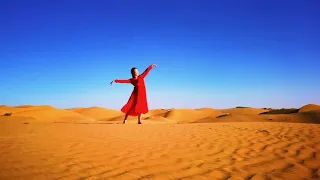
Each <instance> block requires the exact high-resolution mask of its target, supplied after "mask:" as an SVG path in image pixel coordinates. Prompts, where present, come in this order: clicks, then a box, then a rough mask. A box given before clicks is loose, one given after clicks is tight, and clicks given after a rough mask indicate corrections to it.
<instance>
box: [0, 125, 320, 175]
mask: <svg viewBox="0 0 320 180" xmlns="http://www.w3.org/2000/svg"><path fill="white" fill-rule="evenodd" d="M8 128H11V129H10V131H8ZM319 168H320V125H316V124H303V123H276V122H270V123H269V122H265V123H261V122H239V123H236V122H235V123H210V124H207V123H205V124H142V125H137V124H128V125H120V124H69V123H42V124H41V123H38V124H37V123H30V124H23V123H17V124H9V125H6V126H5V125H4V124H0V179H1V180H6V179H24V180H25V179H36V180H39V179H49V180H50V179H56V180H62V179H68V180H69V179H112V180H113V179H115V180H116V179H125V180H127V179H129V180H130V179H133V180H140V179H141V180H142V179H161V180H164V179H196V180H202V179H213V180H215V179H217V180H219V179H229V180H233V179H252V180H268V179H290V180H295V179H318V178H319V177H320V169H319Z"/></svg>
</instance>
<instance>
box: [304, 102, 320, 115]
mask: <svg viewBox="0 0 320 180" xmlns="http://www.w3.org/2000/svg"><path fill="white" fill-rule="evenodd" d="M311 111H320V106H319V105H316V104H308V105H305V106H303V107H301V108H300V109H299V113H303V112H311Z"/></svg>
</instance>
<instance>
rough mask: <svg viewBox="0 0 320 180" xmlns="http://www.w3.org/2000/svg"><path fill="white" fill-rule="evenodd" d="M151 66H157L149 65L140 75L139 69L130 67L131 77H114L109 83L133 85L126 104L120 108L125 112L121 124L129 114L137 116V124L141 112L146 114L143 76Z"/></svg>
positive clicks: (146, 103)
mask: <svg viewBox="0 0 320 180" xmlns="http://www.w3.org/2000/svg"><path fill="white" fill-rule="evenodd" d="M153 67H157V65H156V64H152V65H150V66H149V67H148V68H147V69H146V70H145V71H144V72H143V73H142V74H141V75H139V71H138V69H137V68H132V69H131V75H132V78H130V79H127V80H118V79H116V80H113V81H112V82H111V83H110V84H111V85H113V84H114V83H123V84H132V85H133V86H134V89H133V91H132V93H131V96H130V98H129V100H128V102H127V104H125V105H124V106H123V108H122V109H121V111H122V112H123V113H125V114H126V115H125V118H124V120H123V124H124V123H125V122H126V120H127V118H128V116H129V115H130V116H138V124H141V114H146V113H147V112H148V111H149V109H148V101H147V93H146V86H145V83H144V78H145V77H146V76H147V75H148V73H149V72H150V71H151V69H152V68H153Z"/></svg>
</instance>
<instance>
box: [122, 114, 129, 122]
mask: <svg viewBox="0 0 320 180" xmlns="http://www.w3.org/2000/svg"><path fill="white" fill-rule="evenodd" d="M127 118H128V114H126V115H125V116H124V120H123V123H122V124H125V123H126V120H127Z"/></svg>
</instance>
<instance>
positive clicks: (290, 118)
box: [0, 104, 320, 124]
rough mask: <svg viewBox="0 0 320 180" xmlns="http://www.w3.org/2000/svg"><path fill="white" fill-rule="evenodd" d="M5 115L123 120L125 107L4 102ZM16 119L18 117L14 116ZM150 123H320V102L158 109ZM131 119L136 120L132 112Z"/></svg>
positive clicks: (151, 114)
mask: <svg viewBox="0 0 320 180" xmlns="http://www.w3.org/2000/svg"><path fill="white" fill-rule="evenodd" d="M0 114H1V115H4V114H6V115H9V114H10V116H12V117H28V118H31V119H34V120H33V121H37V122H87V123H90V122H91V123H95V122H96V123H98V122H100V123H121V122H122V121H123V119H124V114H123V113H122V112H121V111H117V110H111V109H106V108H101V107H90V108H73V109H57V108H54V107H51V106H31V105H23V106H16V107H8V106H0ZM10 119H14V118H10ZM142 119H143V121H144V122H145V123H146V124H154V123H180V124H181V123H214V122H295V123H320V120H319V119H320V106H318V105H315V104H309V105H306V106H303V107H301V108H299V109H294V108H292V109H271V108H268V109H267V108H264V109H258V108H250V107H237V108H231V109H212V108H201V109H174V108H173V109H169V110H167V109H155V110H150V111H149V112H148V113H147V114H144V115H143V116H142ZM127 123H129V124H131V123H133V124H134V123H136V117H131V116H129V118H128V121H127Z"/></svg>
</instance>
